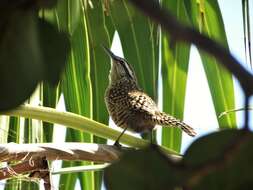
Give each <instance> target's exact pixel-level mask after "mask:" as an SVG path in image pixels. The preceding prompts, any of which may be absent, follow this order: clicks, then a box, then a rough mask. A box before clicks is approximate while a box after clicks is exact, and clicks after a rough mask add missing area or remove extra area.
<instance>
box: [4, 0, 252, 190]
mask: <svg viewBox="0 0 253 190" xmlns="http://www.w3.org/2000/svg"><path fill="white" fill-rule="evenodd" d="M20 2H21V1H20ZM20 2H19V1H17V4H15V3H13V4H12V3H8V2H5V1H3V2H2V5H1V7H3V6H6V7H7V9H6V10H8V11H3V13H1V16H3V18H4V19H2V20H1V21H0V35H1V41H0V64H1V66H2V68H3V69H1V71H0V81H3V82H1V83H0V88H1V89H2V90H1V92H2V93H1V95H0V110H6V109H10V108H13V107H15V106H17V105H19V104H20V103H22V102H23V101H24V100H26V102H27V103H30V104H33V105H43V106H47V107H53V108H55V107H56V105H57V103H58V101H59V98H60V96H61V95H63V97H64V102H65V107H66V110H67V111H70V112H74V113H77V114H80V115H82V116H85V117H88V118H91V119H93V120H95V121H98V122H100V123H104V124H108V121H109V116H108V113H107V111H106V108H105V104H104V91H105V89H106V86H107V84H108V80H107V79H108V73H109V68H110V59H109V57H108V56H107V55H106V54H105V53H104V52H103V49H102V48H101V44H104V45H105V46H107V47H110V46H111V44H112V40H113V37H114V34H115V32H118V35H119V37H120V41H121V45H122V49H123V53H124V57H125V58H126V59H127V60H128V62H129V63H130V64H132V65H133V67H134V69H135V71H136V75H137V77H138V81H139V84H140V86H141V88H142V89H143V90H144V91H145V92H147V93H148V94H149V95H150V96H151V97H152V98H153V99H155V100H156V101H157V100H158V97H159V96H158V84H159V83H160V84H162V88H163V96H162V97H163V99H162V102H163V105H162V107H163V110H164V111H165V112H167V113H170V114H171V115H173V116H175V117H177V118H180V119H183V113H184V104H185V95H186V82H187V76H188V64H189V55H190V48H191V45H190V44H183V43H178V42H177V41H174V40H173V39H172V38H171V37H170V36H169V35H168V34H167V33H165V32H164V31H163V30H161V29H160V28H159V26H158V25H157V24H156V23H154V22H152V21H151V20H150V19H149V18H148V17H147V16H145V15H143V14H142V13H140V12H139V11H138V10H136V9H135V8H134V7H133V6H132V5H131V4H129V2H128V1H126V0H114V1H109V0H104V1H102V0H101V1H98V0H90V1H85V0H59V1H58V2H57V4H56V1H52V2H53V3H52V2H51V1H45V3H41V2H40V1H34V4H32V5H30V4H29V3H20ZM24 2H25V1H24ZM50 2H51V3H50ZM243 2H244V6H247V1H246V3H245V1H243ZM160 4H161V6H162V7H164V8H166V9H168V10H169V11H170V12H171V13H172V14H173V15H174V16H175V17H177V18H178V20H179V21H180V22H182V23H183V24H185V25H189V26H191V27H194V28H195V29H197V30H198V31H200V32H201V33H203V34H205V35H207V36H209V37H210V38H212V39H213V40H215V41H217V42H218V43H220V44H222V45H223V46H224V47H225V48H227V49H228V44H227V40H226V33H225V29H224V23H223V20H222V17H221V11H220V8H219V6H218V2H217V0H205V1H203V0H191V1H184V0H175V1H169V0H162V1H161V2H160ZM49 8H50V9H49ZM247 10H248V9H244V20H246V22H245V23H247V19H248V20H249V16H248V14H247ZM247 26H248V25H247ZM244 28H245V30H246V29H247V32H245V36H247V35H250V30H249V29H248V28H249V27H246V24H245V26H244ZM24 29H25V30H24ZM248 33H249V34H248ZM16 34H18V35H16ZM247 39H248V40H249V37H248V38H247ZM245 43H246V42H245ZM245 51H246V50H245ZM249 51H251V50H249ZM199 53H200V55H201V60H202V64H203V67H204V70H205V74H206V77H207V80H208V85H209V89H210V93H211V96H212V101H213V105H214V108H215V112H216V115H217V119H218V123H219V127H220V128H236V127H237V123H236V117H235V113H231V114H228V115H225V116H224V117H222V118H221V119H220V118H218V116H219V115H220V113H222V112H225V111H227V110H231V109H235V95H234V84H233V79H232V75H231V73H229V72H227V71H226V70H225V69H224V68H223V67H222V66H220V65H219V64H218V63H217V60H216V58H214V57H213V56H210V55H209V54H207V53H205V52H203V51H201V50H199ZM65 62H66V65H65V67H64V64H63V63H65ZM6 63H8V64H6ZM159 65H160V66H161V71H159ZM63 68H64V71H63V72H61V71H62V70H63ZM10 73H11V74H10ZM160 74H161V76H162V80H160V79H159V75H160ZM58 79H60V81H59V83H58V82H57V81H58ZM52 84H53V86H52ZM36 87H37V88H36ZM35 89H36V91H35V92H34V94H33V96H31V97H30V98H28V97H29V96H30V95H31V93H32V92H33V91H34V90H35ZM27 98H28V99H27ZM0 121H1V125H0V129H1V130H2V131H3V132H4V133H1V138H0V140H1V143H5V142H17V143H24V142H26V143H35V142H51V141H52V136H53V124H49V123H46V122H43V123H42V122H39V121H35V120H31V119H24V118H22V117H6V116H1V118H0ZM84 125H85V124H84ZM229 135H230V134H229ZM102 136H103V135H102ZM158 138H161V139H160V140H161V142H162V145H163V146H165V147H168V148H170V149H172V150H174V151H176V152H180V148H181V142H182V132H181V131H180V130H178V129H174V128H173V129H169V128H167V129H163V130H162V135H161V136H159V137H158ZM66 141H71V142H73V141H77V142H91V143H106V139H105V138H101V137H98V136H94V135H93V134H90V133H87V132H80V131H78V130H74V129H70V128H68V129H67V132H66ZM159 159H160V158H159ZM186 159H187V158H186ZM154 162H156V161H154ZM85 164H94V163H89V162H78V163H77V162H71V163H70V162H64V163H63V167H68V166H76V165H85ZM77 180H78V181H79V182H80V186H81V188H82V189H89V190H93V189H94V190H95V189H96V190H98V189H101V182H102V172H82V173H76V174H64V175H61V177H60V182H59V187H60V189H73V187H74V186H75V184H76V182H77ZM8 183H9V184H10V185H6V187H5V189H15V188H16V189H23V188H25V189H29V188H30V189H36V188H38V186H37V185H35V184H31V183H29V185H27V184H24V183H23V182H22V183H21V182H20V180H19V179H14V180H13V179H12V180H9V182H8ZM12 184H13V185H12Z"/></svg>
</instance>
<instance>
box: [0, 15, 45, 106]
mask: <svg viewBox="0 0 253 190" xmlns="http://www.w3.org/2000/svg"><path fill="white" fill-rule="evenodd" d="M36 16H37V15H36V12H33V11H15V12H12V13H11V14H10V15H9V16H8V18H6V19H3V20H1V22H0V27H1V31H2V33H1V42H0V66H1V70H0V81H1V83H0V88H1V93H0V110H6V109H11V108H14V107H16V106H18V105H20V104H21V103H23V102H24V101H25V100H26V99H27V98H28V97H29V96H30V95H31V94H32V92H33V91H34V89H35V88H36V86H37V83H38V82H39V81H40V80H41V79H42V78H43V65H42V61H41V58H42V57H41V54H40V48H39V43H38V34H37V23H36Z"/></svg>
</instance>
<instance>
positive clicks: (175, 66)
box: [161, 0, 190, 152]
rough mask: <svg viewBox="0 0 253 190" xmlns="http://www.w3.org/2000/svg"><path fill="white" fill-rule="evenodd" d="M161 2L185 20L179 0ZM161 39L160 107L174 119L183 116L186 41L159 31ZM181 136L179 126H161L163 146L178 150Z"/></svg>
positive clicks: (182, 5) (182, 3) (186, 54)
mask: <svg viewBox="0 0 253 190" xmlns="http://www.w3.org/2000/svg"><path fill="white" fill-rule="evenodd" d="M162 6H164V7H165V8H168V9H169V10H170V11H171V12H172V13H173V14H174V16H176V17H177V18H178V19H179V20H180V21H182V22H184V23H187V24H189V18H188V16H187V13H186V9H185V4H184V2H183V1H181V0H177V1H162ZM161 43H162V50H161V51H162V53H161V55H162V57H161V60H162V79H163V81H162V82H163V83H162V84H163V111H164V112H166V113H169V114H170V115H172V116H174V117H176V118H178V119H183V114H184V103H185V95H186V81H187V74H188V64H189V55H190V44H181V43H178V42H175V41H173V39H171V38H170V37H169V35H168V34H167V33H162V42H161ZM181 139H182V131H181V130H180V129H177V128H163V129H162V145H163V146H166V147H169V148H171V149H173V150H175V151H177V152H180V148H181Z"/></svg>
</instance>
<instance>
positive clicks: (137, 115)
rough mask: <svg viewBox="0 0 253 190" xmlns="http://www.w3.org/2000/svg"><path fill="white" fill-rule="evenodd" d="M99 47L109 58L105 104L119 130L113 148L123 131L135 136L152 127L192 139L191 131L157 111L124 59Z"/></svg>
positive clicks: (104, 47)
mask: <svg viewBox="0 0 253 190" xmlns="http://www.w3.org/2000/svg"><path fill="white" fill-rule="evenodd" d="M102 47H103V49H104V51H105V52H106V53H107V54H108V55H109V57H110V58H111V69H110V72H109V84H108V86H107V88H106V90H105V95H104V99H105V104H106V107H107V110H108V113H109V115H110V116H111V118H112V120H113V121H114V123H115V124H116V125H117V126H118V127H120V128H123V131H122V133H121V134H120V135H119V137H118V138H117V140H116V141H115V143H114V144H115V145H119V140H120V138H121V136H122V135H123V134H124V133H125V131H126V130H130V131H133V132H136V133H144V132H151V131H152V130H153V129H154V128H155V126H156V125H162V126H164V127H177V128H180V129H182V130H183V131H184V132H185V133H187V134H188V135H189V136H192V137H194V136H195V135H196V132H195V131H194V129H193V128H192V127H190V126H189V125H187V124H186V123H184V122H182V121H180V120H179V119H176V118H175V117H173V116H171V115H169V114H167V113H165V112H162V111H160V110H159V109H158V107H157V105H156V103H155V102H154V101H153V100H152V98H151V97H150V96H148V95H147V94H146V93H145V92H144V91H143V90H142V89H141V88H140V87H139V85H138V82H137V77H136V75H135V72H134V70H133V67H132V66H131V65H130V64H129V63H128V62H127V61H126V59H124V58H122V57H119V56H117V55H115V54H114V53H113V52H112V51H111V50H110V49H108V48H107V47H106V46H104V45H102Z"/></svg>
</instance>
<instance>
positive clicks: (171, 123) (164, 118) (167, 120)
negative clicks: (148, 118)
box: [152, 112, 197, 137]
mask: <svg viewBox="0 0 253 190" xmlns="http://www.w3.org/2000/svg"><path fill="white" fill-rule="evenodd" d="M152 120H153V121H155V122H156V123H157V124H159V125H165V126H166V125H167V126H168V127H178V128H180V129H182V130H183V131H184V132H186V133H187V134H188V135H190V136H192V137H194V136H195V135H196V134H197V133H196V132H195V131H194V129H193V128H192V127H190V126H189V125H187V124H186V123H184V122H182V121H180V120H178V119H176V118H174V117H172V116H170V115H168V114H166V113H164V112H160V113H159V114H157V115H154V116H152Z"/></svg>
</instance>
